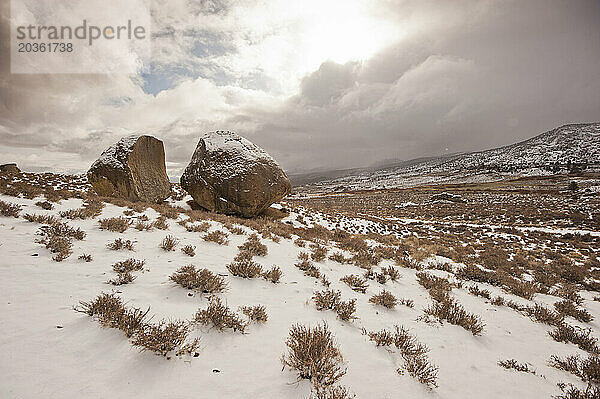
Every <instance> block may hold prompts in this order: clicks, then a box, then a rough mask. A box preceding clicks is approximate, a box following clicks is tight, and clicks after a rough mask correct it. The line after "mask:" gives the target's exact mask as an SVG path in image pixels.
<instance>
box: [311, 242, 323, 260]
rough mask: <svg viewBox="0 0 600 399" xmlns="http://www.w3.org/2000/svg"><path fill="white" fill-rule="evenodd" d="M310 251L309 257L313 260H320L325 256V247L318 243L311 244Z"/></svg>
mask: <svg viewBox="0 0 600 399" xmlns="http://www.w3.org/2000/svg"><path fill="white" fill-rule="evenodd" d="M311 249H312V252H311V254H310V258H311V259H312V260H313V261H315V262H322V261H324V260H325V258H326V257H327V248H325V247H324V246H322V245H319V244H312V245H311Z"/></svg>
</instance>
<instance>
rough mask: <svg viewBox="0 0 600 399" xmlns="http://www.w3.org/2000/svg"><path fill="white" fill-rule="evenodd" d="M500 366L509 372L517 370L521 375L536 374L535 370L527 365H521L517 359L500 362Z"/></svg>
mask: <svg viewBox="0 0 600 399" xmlns="http://www.w3.org/2000/svg"><path fill="white" fill-rule="evenodd" d="M498 366H500V367H504V368H505V369H507V370H516V371H520V372H521V373H531V374H535V370H533V369H531V368H530V367H529V365H528V364H527V363H519V362H518V361H516V360H515V359H507V360H501V361H499V362H498Z"/></svg>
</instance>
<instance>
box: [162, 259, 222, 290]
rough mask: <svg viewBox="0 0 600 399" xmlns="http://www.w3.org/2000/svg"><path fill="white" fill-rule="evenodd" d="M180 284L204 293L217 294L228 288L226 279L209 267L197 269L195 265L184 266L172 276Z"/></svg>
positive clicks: (172, 279)
mask: <svg viewBox="0 0 600 399" xmlns="http://www.w3.org/2000/svg"><path fill="white" fill-rule="evenodd" d="M170 279H171V281H173V282H175V283H177V284H179V285H180V286H182V287H184V288H187V289H190V290H198V291H200V292H203V293H209V294H216V293H220V292H224V291H225V290H226V289H227V283H226V282H225V279H224V278H223V277H221V276H219V275H216V274H214V273H213V272H211V271H210V270H208V269H202V270H197V269H196V268H195V267H194V266H193V265H188V266H182V267H181V268H179V270H177V271H176V272H175V273H173V274H172V275H171V277H170Z"/></svg>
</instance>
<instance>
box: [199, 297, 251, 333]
mask: <svg viewBox="0 0 600 399" xmlns="http://www.w3.org/2000/svg"><path fill="white" fill-rule="evenodd" d="M194 320H195V321H196V322H197V323H200V324H205V325H212V326H213V327H214V328H216V329H217V330H219V331H223V330H224V329H227V328H231V329H232V330H233V331H239V332H241V333H243V332H244V330H245V329H246V326H247V323H246V322H244V321H242V319H241V318H240V317H239V316H238V315H237V314H236V313H234V312H232V311H231V309H229V307H228V306H227V305H225V304H223V303H222V302H221V299H219V298H218V297H211V298H210V302H209V304H208V307H207V308H206V309H202V310H198V312H197V313H196V316H195V318H194Z"/></svg>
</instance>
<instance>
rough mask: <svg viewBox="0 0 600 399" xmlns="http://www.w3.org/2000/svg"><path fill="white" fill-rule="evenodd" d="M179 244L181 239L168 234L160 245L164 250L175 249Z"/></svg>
mask: <svg viewBox="0 0 600 399" xmlns="http://www.w3.org/2000/svg"><path fill="white" fill-rule="evenodd" d="M177 244H179V240H178V239H177V238H175V237H173V236H172V235H168V236H166V237H165V238H164V239H163V240H162V241H161V243H160V245H159V247H160V248H162V250H163V251H175V247H176V246H177Z"/></svg>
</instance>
